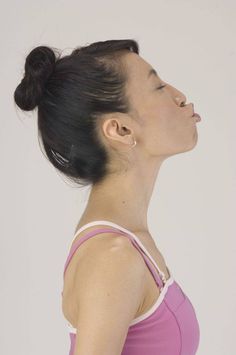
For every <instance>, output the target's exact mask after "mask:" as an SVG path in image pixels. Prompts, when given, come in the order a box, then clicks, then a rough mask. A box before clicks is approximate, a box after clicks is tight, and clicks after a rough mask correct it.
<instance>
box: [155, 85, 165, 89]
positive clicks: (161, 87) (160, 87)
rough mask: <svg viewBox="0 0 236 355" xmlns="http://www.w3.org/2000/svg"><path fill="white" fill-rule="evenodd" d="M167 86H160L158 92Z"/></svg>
mask: <svg viewBox="0 0 236 355" xmlns="http://www.w3.org/2000/svg"><path fill="white" fill-rule="evenodd" d="M165 86H166V85H162V86H159V87H158V88H157V90H161V89H163V88H164V87H165Z"/></svg>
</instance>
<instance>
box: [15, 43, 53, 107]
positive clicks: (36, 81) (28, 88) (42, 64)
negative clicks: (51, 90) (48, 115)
mask: <svg viewBox="0 0 236 355" xmlns="http://www.w3.org/2000/svg"><path fill="white" fill-rule="evenodd" d="M55 63H56V56H55V53H54V51H53V50H52V49H51V48H49V47H45V46H39V47H36V48H34V49H33V50H32V51H31V52H30V53H29V54H28V56H27V57H26V61H25V75H24V78H23V79H22V80H21V83H20V84H19V85H18V86H17V88H16V90H15V92H14V99H15V102H16V104H17V105H18V106H19V107H20V108H21V109H22V110H25V111H30V110H33V109H34V108H35V107H36V106H37V105H38V104H39V102H40V100H41V97H42V95H43V91H44V87H45V84H46V82H47V80H48V78H49V77H50V75H51V74H52V72H53V70H54V67H55Z"/></svg>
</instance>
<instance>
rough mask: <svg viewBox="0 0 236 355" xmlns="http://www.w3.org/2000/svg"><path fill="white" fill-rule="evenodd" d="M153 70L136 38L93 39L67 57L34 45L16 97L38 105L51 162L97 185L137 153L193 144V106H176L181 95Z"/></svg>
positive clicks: (159, 153) (22, 103)
mask: <svg viewBox="0 0 236 355" xmlns="http://www.w3.org/2000/svg"><path fill="white" fill-rule="evenodd" d="M150 69H151V66H150V65H149V64H148V63H147V62H146V61H145V60H144V59H142V58H141V57H140V56H139V47H138V43H137V42H136V41H134V40H129V39H128V40H109V41H103V42H95V43H92V44H91V45H88V46H84V47H78V48H76V49H74V50H73V51H72V53H71V54H70V55H66V56H64V57H62V56H61V54H59V52H58V50H55V49H51V48H49V47H46V46H39V47H36V48H34V49H33V50H32V51H31V52H30V53H29V54H28V56H27V57H26V62H25V73H24V77H23V79H22V81H21V83H20V84H19V85H18V86H17V88H16V90H15V92H14V99H15V102H16V104H17V105H18V106H19V107H20V108H21V109H22V110H25V111H29V110H33V109H35V108H36V107H37V108H38V129H39V137H40V139H41V141H42V143H43V148H44V150H45V152H46V155H47V157H48V159H49V160H50V162H51V163H52V164H53V165H54V167H56V168H57V169H58V170H59V171H61V172H62V173H63V174H65V175H66V176H67V177H68V178H69V179H71V180H72V181H74V182H76V183H78V184H79V185H82V186H86V185H90V184H91V185H95V184H98V183H101V182H102V181H103V179H105V178H106V177H107V176H108V175H109V174H112V173H116V172H117V171H119V170H122V169H123V168H124V167H127V164H128V165H129V164H130V162H131V161H132V162H135V159H136V158H137V156H136V155H137V154H140V156H139V157H141V156H142V157H145V158H148V157H154V156H155V157H161V158H163V159H164V157H167V156H170V155H173V154H176V153H179V152H183V151H186V150H189V149H191V148H192V147H193V145H194V144H195V142H196V128H195V122H194V119H193V118H192V117H191V114H192V107H184V108H182V107H181V102H182V101H184V100H185V97H184V96H183V94H181V93H180V92H179V91H178V90H176V89H175V88H173V87H172V86H171V85H167V86H166V87H165V88H164V89H160V90H158V89H157V87H159V86H160V85H161V84H162V83H163V81H161V79H160V78H159V77H158V76H154V75H150V76H149V75H148V73H149V70H150ZM176 96H178V97H179V100H180V101H179V102H177V101H176V100H177V99H175V97H176ZM134 141H136V142H137V146H136V147H135V148H133V149H132V144H133V142H134ZM137 149H138V150H137Z"/></svg>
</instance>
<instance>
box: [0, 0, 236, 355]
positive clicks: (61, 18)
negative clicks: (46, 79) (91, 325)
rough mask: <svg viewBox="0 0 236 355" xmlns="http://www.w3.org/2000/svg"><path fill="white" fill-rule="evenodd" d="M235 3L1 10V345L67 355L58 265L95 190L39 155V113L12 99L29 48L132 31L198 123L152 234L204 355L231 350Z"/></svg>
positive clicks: (235, 247)
mask: <svg viewBox="0 0 236 355" xmlns="http://www.w3.org/2000/svg"><path fill="white" fill-rule="evenodd" d="M235 16H236V3H235V1H233V0H232V1H229V0H228V1H209V0H208V1H205V0H200V1H189V0H188V1H183V0H178V1H168V0H165V1H157V0H155V1H139V2H137V1H119V2H114V1H104V0H100V1H97V2H95V1H93V2H92V1H86V2H84V1H50V2H48V1H8V2H4V4H2V6H1V15H0V28H1V31H0V38H1V56H0V64H1V65H0V71H1V73H0V74H1V84H0V90H1V95H0V97H1V105H0V110H1V112H0V113H1V130H0V135H1V140H0V144H1V184H0V189H1V249H0V250H1V255H0V263H1V265H0V271H1V275H0V277H1V293H0V306H1V310H0V312H1V322H0V337H1V339H0V340H1V341H0V353H1V354H5V355H10V354H17V355H41V354H57V355H64V354H68V352H69V334H68V329H67V326H66V321H65V319H64V318H63V315H62V312H61V289H62V274H63V267H64V263H65V260H66V257H67V255H68V251H69V246H70V244H71V242H72V240H73V231H74V229H75V226H76V224H77V221H78V219H79V217H80V215H81V213H82V211H83V209H84V206H85V203H86V200H87V198H88V194H89V188H87V189H84V190H82V189H79V188H76V187H75V186H71V185H70V184H69V183H68V182H65V181H64V178H63V177H62V176H60V174H59V173H57V172H56V171H55V169H54V168H53V167H52V165H50V163H49V162H48V161H47V160H46V159H45V157H44V156H43V154H42V152H41V150H40V148H39V144H38V139H37V117H36V114H35V113H32V112H29V113H26V114H24V113H23V112H20V110H17V109H16V107H15V106H14V103H13V92H14V90H15V88H16V86H17V85H18V83H19V82H20V80H21V79H22V75H23V65H24V61H25V57H26V55H27V54H28V53H29V51H30V50H31V49H33V48H34V47H35V46H38V45H42V44H43V45H49V46H53V47H58V48H59V49H64V52H65V53H67V52H68V53H70V51H71V50H72V49H73V47H76V46H78V45H85V44H88V43H92V42H95V41H99V40H108V39H124V38H134V39H136V40H137V41H138V42H139V45H140V55H141V56H142V57H143V58H144V59H145V60H147V61H148V62H149V63H150V64H151V65H152V66H153V67H154V68H155V69H156V70H157V72H158V73H159V75H160V77H161V78H162V79H163V80H165V81H167V82H170V83H171V85H173V86H175V87H176V88H178V89H179V90H181V91H182V92H183V93H184V94H185V95H186V97H187V103H189V102H193V103H194V107H195V111H196V112H198V113H200V114H201V116H202V121H201V122H200V123H197V128H198V135H199V138H198V143H197V146H196V147H195V148H194V149H193V150H192V151H190V152H186V153H184V154H178V155H175V156H173V157H171V158H170V159H168V160H167V161H165V162H164V164H163V166H162V167H161V170H160V172H159V175H158V179H157V183H156V186H155V190H154V193H153V197H152V200H151V204H150V208H149V216H148V219H149V226H150V230H151V232H152V234H153V236H154V238H155V240H156V241H157V242H158V245H159V247H160V249H161V251H162V253H163V255H164V256H165V259H166V262H167V264H168V265H169V267H170V269H171V271H172V273H173V275H174V277H175V279H176V280H178V282H179V283H180V284H181V285H182V287H183V289H184V291H185V292H186V294H187V295H188V296H189V298H190V299H191V301H192V302H193V304H194V307H195V309H196V312H197V316H198V319H199V322H200V327H201V335H200V337H201V338H200V345H199V351H198V355H206V354H207V355H222V354H223V353H224V354H227V355H233V354H236V345H235V316H236V306H235V299H236V286H235V284H236V281H235V270H236V268H235V266H236V262H235V259H236V258H235V257H236V244H235V237H236V233H235V232H236V228H235V219H236V218H235V217H236V216H235V210H236V209H235V207H236V206H235V199H236V167H235V151H236V147H235V132H236V124H235V121H236V114H235V102H236V69H235V68H236V65H235V64H236V57H235V47H236V41H235V37H236V36H235V35H236V21H235Z"/></svg>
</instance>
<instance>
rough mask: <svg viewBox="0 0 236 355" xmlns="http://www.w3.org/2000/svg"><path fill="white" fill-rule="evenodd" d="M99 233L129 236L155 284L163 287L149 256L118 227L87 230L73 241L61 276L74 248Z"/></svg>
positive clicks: (133, 239) (131, 237) (131, 238)
mask: <svg viewBox="0 0 236 355" xmlns="http://www.w3.org/2000/svg"><path fill="white" fill-rule="evenodd" d="M99 233H116V234H122V235H124V236H125V237H127V238H129V239H130V241H131V242H132V244H133V245H134V247H135V248H136V249H137V250H138V251H139V252H140V254H141V255H142V257H143V259H144V261H145V263H146V264H147V266H148V268H149V270H150V271H151V273H152V275H153V277H154V280H155V281H156V283H157V285H158V286H159V287H163V281H162V280H161V278H160V276H159V275H158V272H157V271H156V269H155V268H154V266H153V265H152V263H151V261H150V260H149V258H148V257H147V255H146V254H145V253H144V252H143V250H142V249H141V248H140V246H139V245H138V243H137V241H136V240H135V238H133V236H131V235H129V234H128V233H127V232H123V231H121V230H119V229H116V228H97V229H95V230H93V231H90V232H88V233H87V234H86V235H84V236H83V237H81V238H80V239H79V240H78V241H77V242H75V243H74V245H73V246H72V247H71V249H70V252H69V255H68V257H67V259H66V262H65V266H64V273H63V276H64V277H65V272H66V269H67V267H68V265H69V263H70V261H71V259H72V257H73V255H74V253H75V252H76V250H77V249H78V248H79V246H80V245H81V244H82V243H84V242H85V241H86V240H87V239H89V238H92V237H93V236H95V235H97V234H99Z"/></svg>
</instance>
